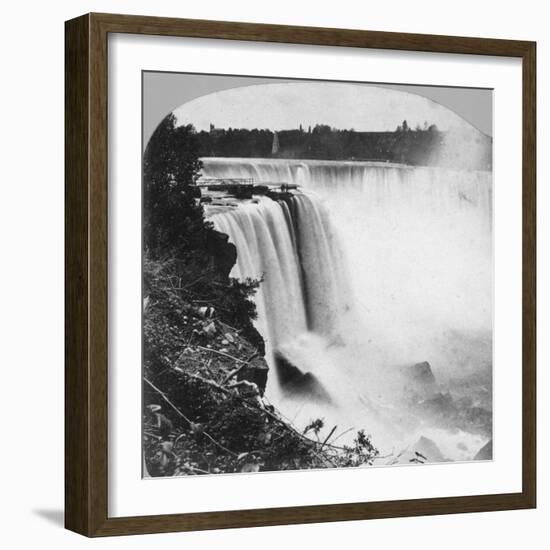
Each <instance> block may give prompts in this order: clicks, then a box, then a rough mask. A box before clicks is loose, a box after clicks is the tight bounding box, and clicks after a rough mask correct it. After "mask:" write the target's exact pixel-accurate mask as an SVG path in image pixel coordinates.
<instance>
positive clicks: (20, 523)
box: [0, 0, 550, 550]
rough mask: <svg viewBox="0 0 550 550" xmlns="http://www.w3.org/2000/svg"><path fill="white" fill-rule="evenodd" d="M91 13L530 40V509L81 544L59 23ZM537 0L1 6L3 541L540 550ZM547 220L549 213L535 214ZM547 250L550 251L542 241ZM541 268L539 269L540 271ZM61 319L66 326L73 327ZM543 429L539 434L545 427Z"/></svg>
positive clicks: (544, 411) (79, 0)
mask: <svg viewBox="0 0 550 550" xmlns="http://www.w3.org/2000/svg"><path fill="white" fill-rule="evenodd" d="M89 11H103V12H113V13H136V14H144V15H162V16H173V17H190V18H205V19H220V20H234V21H239V20H240V21H250V22H267V23H282V24H297V25H312V26H327V27H329V26H330V27H348V28H359V29H373V30H385V31H400V32H421V33H434V34H456V35H469V36H481V37H495V38H517V39H526V40H536V41H538V60H539V63H538V67H539V72H538V83H539V84H538V93H539V96H538V97H539V100H538V139H539V142H538V143H539V147H538V150H539V165H538V168H539V178H538V181H539V189H538V192H539V402H540V406H539V464H540V469H539V509H538V510H536V511H518V512H497V513H494V512H493V513H488V514H470V515H455V516H439V517H429V518H410V519H395V520H382V521H364V522H348V523H334V524H323V525H313V526H312V525H310V526H291V527H273V528H257V529H246V530H230V531H217V532H203V533H187V534H173V535H172V534H170V535H151V536H142V537H123V538H116V539H103V540H101V541H100V540H94V541H90V540H87V539H84V538H82V537H79V536H78V535H75V534H72V533H69V532H66V531H64V530H63V529H62V527H61V525H62V507H63V87H64V83H63V22H64V20H65V19H70V18H72V17H75V16H77V15H80V14H82V13H85V12H89ZM548 20H549V13H548V12H547V10H546V6H545V3H544V2H540V1H537V0H523V1H522V2H513V3H512V2H509V3H508V2H502V0H501V1H497V0H490V1H486V2H479V0H460V1H455V2H441V1H437V0H416V1H415V2H410V1H407V0H392V1H391V2H386V3H384V2H382V3H380V2H372V3H371V5H369V3H367V2H357V1H353V0H339V1H338V2H327V3H321V2H308V1H306V0H302V2H299V1H298V0H276V1H274V2H257V1H252V0H250V1H248V0H232V1H230V2H227V1H224V0H201V1H200V2H193V3H183V2H178V3H176V2H171V1H169V0H154V1H153V0H149V1H146V0H134V1H133V2H131V3H130V2H125V1H123V0H110V1H108V0H89V1H83V0H73V1H71V2H68V1H66V2H38V1H31V0H19V1H18V2H15V1H12V2H10V3H6V5H4V8H3V10H2V23H3V25H2V33H1V34H0V40H1V41H2V45H1V48H0V52H1V54H0V55H1V56H2V63H1V67H2V84H1V85H0V94H1V100H0V140H1V145H0V151H1V152H2V157H1V158H2V164H1V170H0V178H1V184H2V193H1V199H0V224H1V230H0V239H1V247H0V250H1V251H2V269H1V270H0V278H1V286H0V288H1V289H2V296H1V298H0V315H1V317H0V319H1V321H0V322H1V326H0V334H1V338H0V342H1V343H2V345H1V347H0V364H1V373H2V379H1V386H2V387H3V391H4V393H3V395H2V399H0V403H1V407H2V416H1V418H2V423H1V432H0V441H1V445H0V446H1V448H2V451H0V461H1V470H0V472H1V473H2V481H1V483H0V494H1V495H2V497H1V499H0V500H1V504H0V506H1V514H2V515H1V517H2V529H1V530H0V541H2V543H3V544H4V547H5V548H24V547H28V548H32V547H34V546H36V547H43V546H45V547H48V548H57V549H64V548H71V549H76V548H91V547H92V546H93V547H95V548H98V547H101V548H117V549H118V548H119V549H123V548H131V549H132V550H133V549H139V548H148V547H150V546H151V545H161V546H162V547H163V548H166V549H168V548H181V547H183V546H185V547H186V548H189V549H203V548H204V549H206V548H228V549H229V548H240V549H243V550H244V549H248V548H260V549H262V550H269V549H272V548H273V549H279V548H281V547H286V548H300V547H301V546H302V545H307V546H308V547H312V548H316V549H317V550H322V549H325V548H333V547H334V546H335V545H344V544H347V545H350V546H354V547H359V548H368V547H374V548H380V549H388V550H392V549H393V548H412V549H416V548H422V549H423V550H432V549H437V550H441V549H442V548H444V549H445V550H455V549H460V550H463V549H464V548H466V549H468V550H470V549H472V550H477V549H478V548H486V547H488V548H489V547H490V548H498V549H499V550H501V549H502V550H506V549H512V548H514V549H515V548H518V547H527V548H533V549H539V548H546V547H547V544H548V542H547V541H548V519H550V483H549V479H550V478H549V476H548V475H547V472H546V468H545V465H544V462H545V461H546V462H547V461H548V459H549V455H550V453H549V452H548V451H549V448H548V447H549V441H550V435H549V432H548V429H547V428H546V425H547V421H548V420H549V416H550V412H549V411H550V408H549V407H548V406H547V405H546V404H545V403H544V397H545V396H546V395H548V394H549V393H550V388H549V385H550V377H549V376H547V375H546V373H545V372H543V371H544V364H545V362H547V361H548V354H549V349H550V348H549V345H548V344H545V343H544V342H543V338H544V333H545V328H546V325H545V322H546V320H547V319H548V315H549V314H550V312H549V308H550V300H549V299H548V294H547V293H546V292H544V289H543V288H542V283H543V277H547V273H548V267H550V266H549V263H550V257H549V256H550V254H549V253H548V250H547V253H546V255H543V247H544V243H546V242H547V241H548V238H547V237H549V235H548V233H549V231H550V229H549V228H550V223H549V222H548V217H550V199H549V196H550V193H549V192H548V190H547V189H545V188H544V185H543V183H544V181H545V179H546V178H547V176H548V165H546V166H544V164H545V160H546V159H545V158H543V157H544V151H545V150H548V148H549V147H550V136H549V132H550V123H549V121H548V104H549V103H550V88H549V84H548V79H549V76H550V74H549V73H550V65H549V61H548V59H547V55H546V53H547V50H548V49H549V48H550V37H549V35H548V28H547V23H548ZM545 218H546V219H545ZM546 248H548V247H546ZM545 268H546V269H545ZM69 329H70V327H69ZM544 431H545V433H543V432H544Z"/></svg>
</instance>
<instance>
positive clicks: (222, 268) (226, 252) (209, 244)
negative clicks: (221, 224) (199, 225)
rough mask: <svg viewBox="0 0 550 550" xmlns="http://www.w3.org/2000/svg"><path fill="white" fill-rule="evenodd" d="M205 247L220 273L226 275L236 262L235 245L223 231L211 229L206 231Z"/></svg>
mask: <svg viewBox="0 0 550 550" xmlns="http://www.w3.org/2000/svg"><path fill="white" fill-rule="evenodd" d="M206 249H207V250H208V253H209V254H210V256H211V257H212V259H213V261H214V265H215V266H216V269H217V271H218V272H219V273H220V275H221V276H222V277H228V276H229V273H230V271H231V270H232V269H233V266H234V265H235V263H236V262H237V247H236V246H235V245H234V244H233V243H230V242H229V237H228V236H227V235H226V234H225V233H221V232H220V231H216V230H214V229H213V230H211V231H208V233H207V239H206Z"/></svg>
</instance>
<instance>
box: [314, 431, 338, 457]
mask: <svg viewBox="0 0 550 550" xmlns="http://www.w3.org/2000/svg"><path fill="white" fill-rule="evenodd" d="M337 427H338V426H334V428H332V430H330V432H329V434H328V435H327V437H326V438H325V440H324V441H323V443H321V446H320V447H319V451H322V450H323V447H324V446H325V444H326V443H328V440H329V439H330V438H331V437H332V434H333V433H334V432H335V431H336V428H337Z"/></svg>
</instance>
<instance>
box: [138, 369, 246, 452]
mask: <svg viewBox="0 0 550 550" xmlns="http://www.w3.org/2000/svg"><path fill="white" fill-rule="evenodd" d="M143 380H144V382H145V383H146V384H148V385H149V386H151V388H153V389H154V390H155V391H156V392H157V393H158V394H159V395H160V396H161V397H162V398H163V399H164V401H166V403H168V405H170V407H172V409H174V411H175V412H176V413H177V414H178V415H179V416H180V417H181V418H183V419H184V420H185V421H186V422H187V423H188V424H189V426H193V425H194V424H195V423H194V422H193V421H192V420H191V419H190V418H188V417H187V416H185V415H184V414H183V413H182V412H181V411H180V410H179V409H178V408H177V407H176V406H175V405H174V403H172V401H170V399H168V397H167V396H166V394H165V393H164V392H163V391H161V390H160V389H159V388H157V387H156V386H155V385H154V384H153V383H152V382H151V381H150V380H148V379H147V378H145V377H144V378H143ZM201 433H202V434H203V435H204V436H205V437H206V438H207V439H209V440H210V441H211V442H212V443H214V445H216V446H217V447H219V448H220V449H222V450H223V451H225V452H226V453H229V454H231V455H233V456H239V455H238V453H235V452H233V451H231V450H230V449H228V448H227V447H224V446H223V445H222V444H221V443H218V441H216V440H215V439H214V438H213V437H212V436H211V435H210V434H209V433H208V432H205V431H203V432H201Z"/></svg>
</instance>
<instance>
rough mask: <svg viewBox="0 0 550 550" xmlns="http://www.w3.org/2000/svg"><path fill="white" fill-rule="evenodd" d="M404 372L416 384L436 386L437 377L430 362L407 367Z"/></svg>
mask: <svg viewBox="0 0 550 550" xmlns="http://www.w3.org/2000/svg"><path fill="white" fill-rule="evenodd" d="M402 372H403V374H405V376H406V377H407V378H408V379H409V380H411V381H412V382H414V383H416V384H419V385H422V386H433V385H434V384H435V376H434V374H433V372H432V367H431V365H430V363H428V361H422V362H421V363H415V364H414V365H412V366H410V367H405V368H403V369H402Z"/></svg>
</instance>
